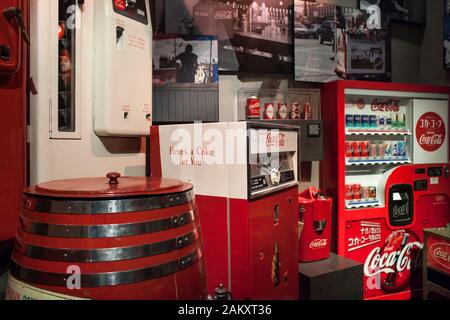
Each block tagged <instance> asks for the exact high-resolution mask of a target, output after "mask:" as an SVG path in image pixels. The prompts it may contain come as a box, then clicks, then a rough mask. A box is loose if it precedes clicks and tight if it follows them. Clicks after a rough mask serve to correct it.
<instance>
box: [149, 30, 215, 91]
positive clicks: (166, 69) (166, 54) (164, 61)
mask: <svg viewBox="0 0 450 320" xmlns="http://www.w3.org/2000/svg"><path fill="white" fill-rule="evenodd" d="M218 73H219V67H218V50H217V38H216V37H212V36H176V35H167V34H164V35H155V36H154V39H153V85H155V86H162V85H168V84H175V83H176V84H189V85H192V84H195V85H202V84H217V85H218V82H219V74H218Z"/></svg>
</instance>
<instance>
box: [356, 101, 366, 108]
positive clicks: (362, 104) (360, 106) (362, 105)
mask: <svg viewBox="0 0 450 320" xmlns="http://www.w3.org/2000/svg"><path fill="white" fill-rule="evenodd" d="M356 107H357V108H358V109H361V110H362V109H364V108H365V107H366V102H365V101H364V99H359V100H358V101H356Z"/></svg>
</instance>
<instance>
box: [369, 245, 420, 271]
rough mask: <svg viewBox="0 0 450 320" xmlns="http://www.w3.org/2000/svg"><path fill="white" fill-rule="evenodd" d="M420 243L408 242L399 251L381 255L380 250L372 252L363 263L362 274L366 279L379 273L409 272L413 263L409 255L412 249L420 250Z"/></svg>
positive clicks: (378, 248)
mask: <svg viewBox="0 0 450 320" xmlns="http://www.w3.org/2000/svg"><path fill="white" fill-rule="evenodd" d="M422 247H423V245H422V243H420V242H417V241H415V242H410V243H408V244H406V245H405V246H404V247H403V248H402V249H401V250H400V251H392V252H384V253H383V254H382V253H381V248H380V247H377V248H375V249H373V250H372V252H371V253H370V254H369V255H368V257H367V259H366V261H365V263H364V274H365V276H366V277H373V276H376V275H378V274H380V273H387V274H389V273H395V272H402V271H405V270H411V268H412V267H413V265H412V264H413V261H412V258H411V254H412V251H413V249H414V248H418V249H419V250H420V249H422Z"/></svg>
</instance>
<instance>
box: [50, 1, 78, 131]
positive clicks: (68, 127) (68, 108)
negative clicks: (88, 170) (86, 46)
mask: <svg viewBox="0 0 450 320" xmlns="http://www.w3.org/2000/svg"><path fill="white" fill-rule="evenodd" d="M53 4H54V5H53V6H51V7H50V8H51V9H50V10H52V11H53V12H52V13H53V14H51V15H50V16H51V17H54V19H52V21H53V22H52V23H51V32H52V33H51V41H50V43H51V45H52V46H53V49H52V51H53V53H54V56H53V57H52V58H53V59H52V60H53V63H52V66H54V67H53V68H52V70H53V76H52V79H53V81H52V82H53V83H52V105H51V108H52V110H51V119H50V122H51V125H50V137H51V138H52V139H81V130H80V129H81V128H80V125H81V121H80V107H79V106H80V103H81V101H80V94H79V93H80V89H81V64H80V63H78V62H79V61H80V60H81V30H80V27H81V25H80V24H81V11H80V8H79V5H78V1H77V0H59V1H53Z"/></svg>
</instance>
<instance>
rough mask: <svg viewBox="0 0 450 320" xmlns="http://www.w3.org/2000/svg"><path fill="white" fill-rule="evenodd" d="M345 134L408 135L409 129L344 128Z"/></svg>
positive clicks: (409, 133)
mask: <svg viewBox="0 0 450 320" xmlns="http://www.w3.org/2000/svg"><path fill="white" fill-rule="evenodd" d="M345 135H347V136H410V135H412V133H411V131H410V130H370V129H369V130H365V129H346V130H345Z"/></svg>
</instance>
